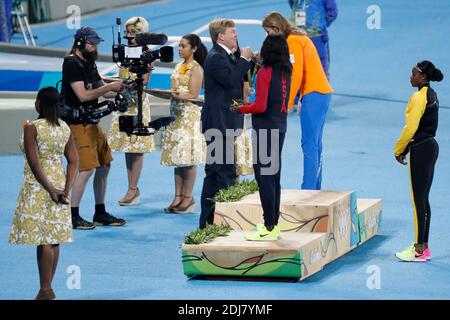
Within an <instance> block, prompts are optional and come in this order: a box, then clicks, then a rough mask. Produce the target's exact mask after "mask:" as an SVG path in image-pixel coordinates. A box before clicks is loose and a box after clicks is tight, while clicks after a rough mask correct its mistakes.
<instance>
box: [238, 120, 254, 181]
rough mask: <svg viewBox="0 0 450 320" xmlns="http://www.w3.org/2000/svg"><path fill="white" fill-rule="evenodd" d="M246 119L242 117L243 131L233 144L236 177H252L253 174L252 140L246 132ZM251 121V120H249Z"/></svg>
mask: <svg viewBox="0 0 450 320" xmlns="http://www.w3.org/2000/svg"><path fill="white" fill-rule="evenodd" d="M248 121H249V119H248V117H247V116H246V115H245V117H244V130H243V131H242V134H241V135H240V136H239V137H237V138H236V141H235V142H234V154H235V157H236V175H237V176H241V175H243V176H246V175H252V174H253V173H254V172H253V162H252V159H253V156H252V140H251V139H250V135H249V133H248V131H247V122H248ZM250 121H251V120H250Z"/></svg>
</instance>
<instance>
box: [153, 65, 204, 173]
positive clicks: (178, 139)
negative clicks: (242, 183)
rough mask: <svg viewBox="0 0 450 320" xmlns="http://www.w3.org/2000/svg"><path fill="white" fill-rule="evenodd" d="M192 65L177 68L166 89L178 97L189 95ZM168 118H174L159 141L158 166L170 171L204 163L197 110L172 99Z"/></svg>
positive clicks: (199, 113) (188, 104)
mask: <svg viewBox="0 0 450 320" xmlns="http://www.w3.org/2000/svg"><path fill="white" fill-rule="evenodd" d="M197 65H198V66H200V65H199V64H198V63H197V62H196V61H193V62H191V63H189V64H187V65H184V64H183V63H179V64H177V66H176V67H175V69H174V71H173V73H172V76H171V77H170V89H171V90H173V91H178V92H180V93H188V92H189V79H190V77H191V70H192V68H193V67H194V66H197ZM170 114H171V115H172V116H173V117H175V121H173V122H172V123H171V124H170V125H169V126H168V127H166V130H165V133H164V135H163V139H162V153H161V164H163V165H165V166H172V167H185V166H195V165H200V164H204V163H205V159H206V143H205V138H204V136H203V134H202V133H201V126H200V116H201V110H200V107H198V106H197V105H195V104H193V103H191V102H187V101H180V100H175V99H172V100H171V103H170Z"/></svg>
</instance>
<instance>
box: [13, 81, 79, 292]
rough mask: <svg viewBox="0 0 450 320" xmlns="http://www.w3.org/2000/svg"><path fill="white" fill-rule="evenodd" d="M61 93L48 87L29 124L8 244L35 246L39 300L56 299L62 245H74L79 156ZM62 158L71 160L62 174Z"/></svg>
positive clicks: (40, 93) (25, 125) (25, 136)
mask: <svg viewBox="0 0 450 320" xmlns="http://www.w3.org/2000/svg"><path fill="white" fill-rule="evenodd" d="M58 103H59V93H58V91H57V90H56V88H53V87H46V88H43V89H41V90H40V91H39V93H38V95H37V100H36V102H35V107H36V111H37V112H38V113H39V118H38V119H37V120H34V121H32V122H25V124H24V133H23V137H22V139H21V143H20V148H21V150H22V152H24V153H25V157H26V161H25V166H24V183H23V185H22V189H21V191H20V194H19V197H18V200H17V205H16V210H15V213H14V218H13V223H12V227H11V233H10V235H9V242H10V243H12V244H29V245H35V246H37V261H38V269H39V279H40V290H39V293H38V295H37V296H36V299H38V300H51V299H55V294H54V292H53V290H52V280H53V277H54V275H55V271H56V267H57V264H58V257H59V245H60V244H61V243H66V242H72V220H71V213H70V206H69V199H68V194H69V192H70V190H71V189H72V185H73V183H74V181H75V177H76V175H77V174H78V153H77V149H76V147H75V142H74V139H73V136H72V134H71V132H70V128H69V126H68V125H67V124H66V123H65V122H64V121H62V120H60V119H59V118H58ZM62 155H64V156H65V157H66V159H67V172H66V173H65V172H64V166H63V161H62Z"/></svg>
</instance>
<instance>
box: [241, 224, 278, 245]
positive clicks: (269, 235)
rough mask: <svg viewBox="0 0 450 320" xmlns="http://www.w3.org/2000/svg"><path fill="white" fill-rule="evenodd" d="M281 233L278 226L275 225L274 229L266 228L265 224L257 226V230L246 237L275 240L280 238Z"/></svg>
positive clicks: (251, 239)
mask: <svg viewBox="0 0 450 320" xmlns="http://www.w3.org/2000/svg"><path fill="white" fill-rule="evenodd" d="M279 235H280V228H278V226H275V227H273V229H272V231H269V230H267V229H266V227H265V226H264V225H263V226H257V231H256V232H253V233H250V234H247V235H245V238H246V239H247V240H250V241H275V240H278V236H279Z"/></svg>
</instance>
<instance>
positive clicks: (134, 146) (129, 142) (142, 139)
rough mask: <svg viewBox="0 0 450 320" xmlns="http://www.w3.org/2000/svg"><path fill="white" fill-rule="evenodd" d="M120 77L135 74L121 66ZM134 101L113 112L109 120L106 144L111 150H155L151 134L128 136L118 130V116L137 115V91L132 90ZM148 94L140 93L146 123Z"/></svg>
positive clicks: (148, 103) (147, 117) (148, 114)
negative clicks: (120, 110) (119, 110)
mask: <svg viewBox="0 0 450 320" xmlns="http://www.w3.org/2000/svg"><path fill="white" fill-rule="evenodd" d="M119 77H120V78H121V79H128V78H131V79H135V78H136V75H135V74H134V73H131V72H129V71H128V70H127V69H123V68H121V69H120V71H119ZM131 96H132V98H133V99H134V101H135V103H132V104H131V105H130V106H129V108H128V110H127V111H126V112H114V113H113V119H112V121H111V127H110V129H109V134H108V144H109V146H110V148H111V150H112V151H116V152H126V153H149V152H153V151H155V141H154V139H153V135H150V136H136V135H130V136H128V135H127V134H126V132H121V131H119V117H120V116H125V115H129V116H135V115H137V109H138V108H137V92H136V91H133V94H132V95H131ZM150 119H151V118H150V96H149V95H148V94H146V93H143V94H142V122H143V123H144V125H147V124H148V123H149V122H150Z"/></svg>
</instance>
